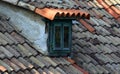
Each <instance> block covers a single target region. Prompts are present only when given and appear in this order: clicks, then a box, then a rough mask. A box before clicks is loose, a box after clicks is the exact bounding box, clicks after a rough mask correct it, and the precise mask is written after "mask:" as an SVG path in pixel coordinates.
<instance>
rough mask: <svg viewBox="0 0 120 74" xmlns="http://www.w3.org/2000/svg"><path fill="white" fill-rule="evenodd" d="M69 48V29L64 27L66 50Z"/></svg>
mask: <svg viewBox="0 0 120 74" xmlns="http://www.w3.org/2000/svg"><path fill="white" fill-rule="evenodd" d="M68 47H69V27H68V26H64V48H68Z"/></svg>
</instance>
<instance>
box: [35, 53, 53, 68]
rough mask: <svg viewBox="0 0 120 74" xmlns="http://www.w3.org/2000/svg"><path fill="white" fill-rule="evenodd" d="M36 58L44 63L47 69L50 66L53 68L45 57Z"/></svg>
mask: <svg viewBox="0 0 120 74" xmlns="http://www.w3.org/2000/svg"><path fill="white" fill-rule="evenodd" d="M36 58H37V59H38V60H39V61H41V62H42V63H44V64H45V66H46V67H49V66H51V63H49V62H48V61H46V60H45V59H44V58H45V57H44V56H39V55H38V56H36Z"/></svg>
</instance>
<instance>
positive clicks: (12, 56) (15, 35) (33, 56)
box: [0, 14, 83, 74]
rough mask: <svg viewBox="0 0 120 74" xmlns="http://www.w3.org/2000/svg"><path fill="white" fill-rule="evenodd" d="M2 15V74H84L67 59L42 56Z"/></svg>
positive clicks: (0, 27)
mask: <svg viewBox="0 0 120 74" xmlns="http://www.w3.org/2000/svg"><path fill="white" fill-rule="evenodd" d="M11 24H12V23H11V22H10V21H9V18H7V17H6V16H4V15H3V14H0V73H4V74H83V73H82V72H81V71H80V70H78V69H77V68H75V67H73V66H72V64H74V63H70V62H68V61H67V60H66V59H64V58H62V57H59V58H50V57H47V56H44V55H42V54H41V53H40V52H38V51H37V50H36V49H35V48H33V47H32V45H31V44H30V42H29V41H28V40H27V39H26V38H24V37H23V36H22V35H20V34H19V32H18V31H16V30H15V29H14V27H13V26H12V25H11Z"/></svg>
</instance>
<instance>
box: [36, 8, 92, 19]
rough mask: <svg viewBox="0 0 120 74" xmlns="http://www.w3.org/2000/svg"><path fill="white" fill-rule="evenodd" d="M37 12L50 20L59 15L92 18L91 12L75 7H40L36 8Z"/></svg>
mask: <svg viewBox="0 0 120 74" xmlns="http://www.w3.org/2000/svg"><path fill="white" fill-rule="evenodd" d="M35 12H36V13H37V14H39V15H41V16H43V17H45V18H48V19H49V20H54V18H55V16H59V17H67V16H69V17H72V18H73V17H76V18H78V17H83V18H87V19H89V18H90V14H88V13H86V12H84V11H82V10H75V9H67V10H65V9H53V8H43V9H39V8H36V10H35Z"/></svg>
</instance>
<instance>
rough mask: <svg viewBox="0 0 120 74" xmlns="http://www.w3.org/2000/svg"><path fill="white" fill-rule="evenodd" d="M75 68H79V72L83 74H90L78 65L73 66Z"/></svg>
mask: <svg viewBox="0 0 120 74" xmlns="http://www.w3.org/2000/svg"><path fill="white" fill-rule="evenodd" d="M73 66H74V67H75V68H77V69H78V70H80V71H81V72H83V74H89V73H88V72H87V71H85V70H84V69H82V68H80V67H79V66H78V65H76V64H73Z"/></svg>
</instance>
